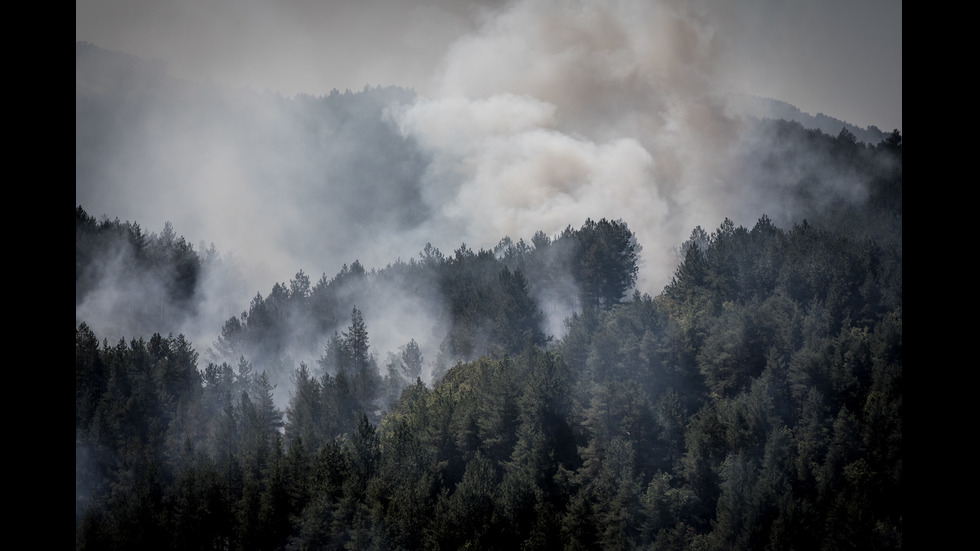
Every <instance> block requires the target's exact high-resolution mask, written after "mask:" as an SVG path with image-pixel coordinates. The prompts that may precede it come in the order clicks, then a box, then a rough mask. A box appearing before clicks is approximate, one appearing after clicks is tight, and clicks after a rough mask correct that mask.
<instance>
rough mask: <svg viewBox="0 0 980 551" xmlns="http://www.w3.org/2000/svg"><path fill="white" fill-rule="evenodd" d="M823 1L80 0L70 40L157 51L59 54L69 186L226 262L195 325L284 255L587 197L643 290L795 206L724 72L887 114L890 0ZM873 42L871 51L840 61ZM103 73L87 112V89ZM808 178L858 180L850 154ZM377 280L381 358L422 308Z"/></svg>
mask: <svg viewBox="0 0 980 551" xmlns="http://www.w3.org/2000/svg"><path fill="white" fill-rule="evenodd" d="M817 4H819V5H820V8H819V10H822V11H818V8H817V7H816V6H808V5H804V4H803V3H790V4H785V5H784V3H780V2H768V1H764V0H749V1H743V2H734V3H733V2H721V1H710V0H707V1H701V2H682V1H673V0H660V1H656V2H650V1H639V0H635V1H634V0H621V1H615V2H606V1H602V2H600V1H597V0H596V1H592V0H580V1H575V2H567V1H558V0H519V1H511V2H489V1H487V2H470V3H466V4H465V5H461V4H458V3H455V2H448V1H434V0H433V1H429V2H414V3H412V2H408V3H403V2H380V1H367V2H344V1H340V2H328V3H316V2H298V1H293V2H276V3H267V2H260V1H252V2H247V3H241V2H230V1H218V2H209V3H206V4H202V3H196V2H195V3H191V2H176V1H173V2H162V3H153V4H152V7H145V6H130V3H121V2H115V1H85V2H76V39H77V40H83V41H90V42H93V43H95V44H96V45H97V46H100V47H104V48H108V49H111V50H118V51H121V52H126V53H129V54H136V55H139V56H141V57H143V58H146V59H157V60H162V61H163V63H159V62H158V61H157V62H139V61H138V60H135V58H133V59H130V58H128V57H125V56H123V54H119V55H120V56H122V59H124V60H125V61H126V63H128V64H129V65H127V66H131V67H134V68H133V69H132V71H131V72H130V73H127V74H126V75H123V76H120V75H119V74H108V75H107V74H100V73H98V72H97V71H95V70H94V69H93V70H92V71H86V70H85V69H86V68H87V67H89V66H88V65H86V63H87V61H86V60H87V59H88V58H87V57H86V54H84V53H83V54H77V59H76V204H78V205H82V206H83V207H84V208H85V209H86V210H87V211H88V212H89V213H91V214H93V215H95V216H100V215H102V214H106V215H109V216H110V217H119V218H121V219H123V220H133V221H136V222H139V223H140V224H142V225H143V226H144V228H146V229H147V230H152V231H160V228H162V227H163V225H164V223H165V222H166V221H170V222H172V223H173V227H174V229H175V231H176V232H177V233H178V234H181V235H184V236H185V237H187V239H188V241H189V242H191V243H193V244H195V247H199V245H198V243H201V242H206V243H209V244H210V243H214V244H215V246H216V247H217V248H218V249H219V250H221V251H223V252H224V254H225V255H226V256H228V257H232V258H234V259H236V261H237V262H239V263H240V264H241V267H242V270H243V273H244V277H245V279H244V281H243V282H242V284H241V287H240V289H236V290H234V292H237V293H238V294H237V295H234V292H232V290H229V289H227V288H225V289H223V295H222V296H221V298H222V300H221V301H218V302H220V303H218V302H211V303H209V305H210V307H209V308H208V312H209V313H210V315H211V316H213V324H212V323H211V321H212V320H208V323H204V322H202V321H200V320H199V321H198V322H197V323H199V324H201V325H202V326H203V325H209V326H210V327H212V328H214V329H217V328H218V327H220V324H221V322H222V321H223V320H224V319H227V318H228V317H229V316H235V315H237V314H239V313H240V312H241V310H242V309H243V308H244V307H245V305H246V304H247V303H248V300H249V298H250V297H251V296H254V294H255V292H256V291H260V292H262V293H263V294H264V293H265V292H266V291H267V290H268V289H269V287H270V286H271V285H272V284H273V283H275V282H277V281H287V280H289V279H290V278H292V277H293V276H294V274H296V272H297V271H298V270H305V271H306V273H308V274H312V275H313V277H314V279H315V278H316V277H318V276H319V274H325V275H326V276H327V277H330V276H332V275H333V274H335V273H336V272H337V271H338V270H339V269H340V268H341V266H343V265H345V264H350V263H351V262H352V261H354V260H359V261H360V263H361V264H362V265H364V266H365V267H366V268H368V269H369V270H370V269H371V268H381V267H384V265H386V264H387V263H389V262H393V261H395V260H396V259H399V258H401V259H406V258H408V257H413V256H416V255H417V254H418V252H419V251H421V250H422V249H423V248H424V246H425V245H426V243H431V244H432V245H434V246H436V247H437V248H439V249H440V250H442V251H444V252H448V251H452V250H453V249H455V248H456V247H458V246H459V245H460V244H461V243H466V244H467V245H468V246H469V247H470V248H474V249H479V248H493V247H494V245H496V244H497V242H498V241H499V240H500V239H501V238H502V237H504V236H509V237H511V238H512V239H514V240H517V239H521V238H523V239H525V240H529V239H530V238H531V236H532V235H534V233H535V232H536V231H539V230H541V231H543V232H545V234H547V235H554V234H556V233H558V232H560V231H561V230H563V229H564V228H566V227H567V226H573V227H577V226H578V225H579V224H581V223H582V222H583V221H584V220H585V219H586V218H592V219H600V218H608V219H622V220H624V221H625V222H627V223H628V224H629V227H630V229H632V230H633V231H634V232H635V233H636V236H637V238H638V241H639V243H640V244H641V245H642V247H643V252H642V256H641V268H640V275H639V280H638V282H637V287H638V288H639V290H641V291H643V292H648V293H650V294H657V293H659V291H660V290H661V289H662V288H663V286H664V285H665V284H666V283H667V282H668V281H669V279H670V277H671V275H672V273H673V271H674V269H675V267H676V264H677V258H676V249H677V247H678V246H679V245H680V243H682V242H683V241H684V240H685V239H686V238H687V237H688V235H689V234H690V232H691V230H692V229H693V228H694V227H695V226H699V225H700V226H702V227H705V228H714V227H717V226H718V224H719V223H720V222H721V221H722V220H723V219H724V218H726V217H727V218H731V219H732V220H734V221H735V222H736V223H737V224H745V225H751V224H752V223H754V221H755V220H756V219H758V218H759V217H760V216H761V215H762V214H767V215H769V216H770V217H771V218H772V219H773V220H774V221H775V222H777V223H781V224H791V223H794V222H797V221H798V220H797V218H796V217H797V216H798V215H799V213H800V212H801V208H800V206H799V205H795V204H793V203H791V202H787V200H786V193H785V189H783V187H781V186H786V185H791V184H792V183H795V182H797V181H798V179H799V174H800V173H802V172H803V171H804V168H806V167H781V168H779V169H777V170H775V171H774V170H773V169H772V168H771V167H766V168H763V167H762V166H761V165H760V163H758V162H757V160H756V157H755V156H754V154H755V152H758V151H760V150H761V151H772V150H775V149H778V148H780V147H784V148H785V147H791V145H789V144H780V143H778V141H776V140H773V139H772V138H771V137H768V136H764V135H759V134H757V133H756V132H755V128H756V127H755V126H754V125H753V124H751V123H750V122H748V121H746V120H745V119H743V118H741V117H740V116H739V115H738V113H736V112H734V111H733V110H732V108H731V104H730V102H729V98H730V95H729V94H731V93H736V92H740V93H750V94H754V95H759V96H764V97H773V98H778V99H781V100H786V101H789V102H791V103H794V104H795V105H797V106H798V107H800V108H801V109H804V110H811V111H825V112H827V113H829V114H831V115H834V116H836V117H840V118H842V119H845V120H847V121H849V122H853V123H856V124H861V125H868V124H878V125H880V126H881V127H882V128H883V129H886V130H887V129H891V128H899V129H900V128H901V3H900V2H887V1H884V2H858V3H850V2H847V3H845V2H821V3H817ZM243 6H244V7H243ZM831 30H833V31H832V32H831ZM821 33H824V34H821ZM879 33H881V34H880V36H884V37H885V38H884V39H882V38H879ZM865 45H866V46H865ZM868 56H871V57H872V58H873V60H871V61H873V64H874V66H875V67H876V70H875V71H871V70H868V69H867V67H866V66H858V65H857V64H859V63H862V62H864V63H868V62H869V60H868V59H867V58H868ZM862 71H863V72H862ZM879 71H885V72H884V73H880V72H879ZM171 76H176V77H179V78H180V79H182V80H176V79H171V78H170V77H171ZM123 84H125V86H127V88H125V89H118V86H120V85H123ZM366 85H367V86H366ZM376 85H384V86H388V85H393V86H406V87H410V88H413V89H414V90H415V92H416V93H411V92H410V91H409V90H406V89H402V88H374V86H376ZM864 86H867V87H868V89H869V90H868V91H867V92H865V91H864V90H863V89H860V88H859V87H864ZM241 87H248V88H249V90H242V89H241ZM362 87H364V89H363V91H361V92H360V93H339V92H337V90H345V89H347V88H351V89H353V90H355V91H360V90H361V89H362ZM331 90H333V93H331ZM110 91H111V97H112V98H113V102H112V111H111V112H110V113H108V114H106V113H105V112H103V111H99V109H107V108H106V105H107V104H106V103H100V102H99V100H98V99H92V98H100V97H103V98H104V97H106V94H107V93H108V92H110ZM280 94H286V96H283V95H280ZM297 94H300V95H297ZM302 94H311V95H310V96H306V95H302ZM120 98H122V100H120ZM871 98H874V99H871ZM97 108H99V109H97ZM878 109H883V110H878ZM809 168H812V167H809ZM794 178H795V179H794ZM824 185H825V187H826V191H827V194H828V197H835V198H843V199H847V200H855V201H857V200H861V199H862V198H863V195H862V193H863V191H862V187H861V184H860V182H854V181H850V180H848V177H847V175H846V174H828V177H827V178H825V180H824ZM199 252H200V251H199ZM387 292H388V291H386V293H387ZM229 295H231V296H229ZM392 296H395V295H392ZM100 299H101V300H102V301H103V302H102V303H103V304H111V303H112V302H111V301H110V300H109V298H108V297H107V296H105V295H104V294H103V295H100ZM389 299H390V300H388V301H387V303H386V304H387V306H386V307H385V308H384V309H382V308H381V307H380V306H379V307H378V308H377V309H373V308H372V307H370V306H367V305H364V306H362V308H363V309H364V312H365V321H366V322H367V324H368V327H369V329H371V328H372V327H377V326H381V325H385V326H386V327H387V325H389V323H388V322H389V320H390V319H398V320H401V321H398V322H395V323H394V324H393V328H392V329H391V330H390V331H389V330H388V329H385V331H380V330H378V331H376V332H377V333H378V340H377V341H376V342H377V343H378V349H377V350H376V352H377V353H378V355H379V358H380V357H384V356H383V354H384V353H385V351H393V350H395V348H396V347H397V346H400V345H403V344H404V343H406V342H407V341H408V340H409V339H410V338H417V339H419V340H420V342H421V341H422V340H423V339H424V337H423V336H422V335H416V334H414V333H415V332H425V331H427V330H428V329H427V328H425V327H424V322H423V321H420V320H423V319H426V315H425V314H426V312H425V309H424V306H423V305H422V304H421V303H419V304H414V303H412V302H411V301H409V302H407V303H405V302H400V301H397V300H394V299H393V298H391V297H389ZM92 304H94V303H87V304H86V305H83V307H82V309H81V310H79V307H78V306H76V319H79V318H81V319H85V318H89V317H94V314H92V313H91V312H90V311H89V310H86V308H91V306H92ZM92 311H99V312H103V313H104V311H103V310H92ZM398 312H401V313H400V314H398V315H397V316H394V315H393V316H392V317H391V318H389V316H388V314H397V313H398ZM409 313H410V314H409ZM372 324H373V325H372ZM406 327H413V328H417V329H418V331H409V330H406V329H405V328H406ZM197 329H198V331H199V332H200V334H202V336H200V337H198V338H199V340H198V341H195V344H198V345H199V346H202V347H203V346H206V345H208V344H210V338H209V337H205V336H203V334H206V330H205V329H203V327H198V328H197ZM382 333H383V334H385V335H388V336H384V337H382V336H381V334H382ZM191 338H192V340H193V339H194V336H193V335H192V337H191ZM202 339H203V340H204V342H200V340H202ZM425 352H426V353H427V355H429V357H431V354H432V352H431V349H430V350H425Z"/></svg>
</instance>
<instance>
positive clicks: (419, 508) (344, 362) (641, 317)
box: [75, 121, 903, 550]
mask: <svg viewBox="0 0 980 551" xmlns="http://www.w3.org/2000/svg"><path fill="white" fill-rule="evenodd" d="M759 124H763V125H769V126H770V127H771V133H772V135H774V136H780V135H783V136H786V135H791V136H793V138H794V139H793V140H786V142H787V143H796V144H799V143H803V144H807V145H806V146H805V147H806V148H808V149H820V150H822V151H824V154H825V155H826V157H825V158H833V159H836V160H838V161H839V164H837V165H835V167H836V168H835V170H837V171H838V172H839V173H841V174H843V173H847V174H857V175H859V176H860V178H861V181H863V182H866V192H867V193H866V197H863V198H862V200H861V201H850V202H849V201H843V200H841V201H839V202H837V203H833V204H826V205H821V208H820V209H816V208H814V210H813V212H807V213H805V214H806V216H803V217H800V218H799V220H798V222H796V223H794V224H792V225H789V226H786V227H779V226H777V225H776V224H774V223H773V221H772V220H770V219H769V217H768V216H766V215H763V216H761V217H760V218H759V219H758V220H757V221H756V223H755V224H754V225H752V227H748V228H747V227H743V226H740V225H737V224H735V223H734V222H733V221H731V220H728V219H726V220H724V221H722V222H720V224H719V226H718V227H717V228H716V229H714V230H712V231H706V230H704V229H702V228H700V227H699V228H695V229H694V230H693V231H692V233H691V236H690V239H689V240H688V241H687V242H685V243H683V244H681V245H680V248H679V252H680V261H679V265H678V267H677V269H676V272H675V275H674V277H673V280H672V281H671V282H670V284H669V285H667V286H666V287H665V288H664V289H663V291H662V292H661V293H659V294H657V295H656V296H650V295H648V294H642V293H639V292H636V291H635V289H634V284H635V281H636V276H637V264H638V262H639V255H640V253H641V251H642V244H641V243H638V242H637V241H636V239H635V236H634V235H633V233H632V232H631V231H630V229H629V226H628V221H623V220H607V219H601V220H591V219H589V220H586V221H585V222H584V223H582V225H581V226H580V227H578V228H575V227H572V226H568V227H567V228H566V229H565V230H564V231H563V232H561V233H559V234H556V235H553V236H548V235H546V234H544V233H542V232H539V233H538V234H536V235H534V236H533V237H531V238H530V241H524V240H523V239H519V240H518V241H516V242H515V241H513V240H511V239H510V238H509V237H504V238H503V239H502V240H501V241H500V243H499V245H498V246H496V247H494V249H493V250H485V249H480V250H472V249H470V248H468V247H467V246H466V245H465V244H461V245H460V247H459V248H458V249H456V250H454V251H453V252H452V253H443V252H441V251H439V250H438V249H436V248H434V247H431V246H429V247H426V248H425V249H424V250H423V251H421V252H419V253H418V254H417V255H416V257H414V258H411V259H410V260H408V261H402V260H396V261H393V262H392V263H391V264H388V265H387V266H385V267H383V268H382V267H373V268H371V269H370V270H368V269H366V268H365V267H364V266H362V265H361V264H360V263H359V262H358V261H356V260H354V261H352V262H351V263H350V264H349V265H346V266H344V268H343V269H342V270H341V271H340V272H338V273H337V274H336V275H334V276H333V277H327V276H326V275H324V276H322V277H321V278H320V279H319V280H318V281H315V282H314V281H312V280H311V279H310V277H309V276H308V275H307V274H305V273H304V272H303V271H302V270H300V271H299V272H297V274H296V276H295V277H294V278H293V279H291V280H290V281H289V282H288V283H287V282H283V283H275V284H274V285H273V286H272V289H271V290H270V291H269V293H268V294H266V295H265V296H263V295H262V294H261V293H257V294H256V295H255V297H254V298H253V299H252V300H251V302H250V303H249V304H248V305H243V311H242V313H241V314H240V315H236V316H233V317H231V318H229V319H228V320H227V321H226V322H225V323H224V324H223V326H222V327H221V328H220V334H219V337H218V338H217V340H216V342H214V343H191V342H188V340H187V339H186V338H185V337H184V336H183V335H181V334H178V335H176V336H174V335H173V334H172V333H171V334H167V335H164V334H162V333H160V332H156V333H153V334H152V336H149V337H144V336H134V337H132V338H124V339H120V340H119V341H118V342H109V341H108V340H107V339H105V338H104V337H103V336H101V335H98V334H96V333H95V332H94V331H93V330H92V329H91V328H90V326H89V325H87V324H86V323H85V321H84V320H76V338H75V342H76V352H75V434H76V439H75V445H76V516H75V527H76V530H75V533H76V548H77V549H342V548H346V549H462V548H470V549H718V550H723V549H842V548H857V549H900V548H901V547H902V531H903V520H902V518H903V507H902V492H901V489H902V363H903V362H902V235H901V227H902V226H901V214H902V202H901V196H902V172H901V162H902V161H901V159H902V144H901V136H900V134H899V133H898V132H897V131H896V132H894V133H892V134H890V135H889V136H888V137H887V138H886V140H885V141H883V142H881V144H879V145H877V146H871V145H865V144H862V143H860V142H857V141H856V140H855V139H854V136H853V135H851V134H849V133H848V132H847V131H846V130H845V131H842V132H841V134H840V135H838V136H837V137H832V136H827V135H825V134H822V133H819V132H813V131H805V130H803V129H802V127H801V126H799V125H796V124H793V123H785V122H781V121H768V122H766V121H762V122H760V123H759ZM793 155H795V153H794V152H792V151H789V152H786V151H784V152H782V153H781V156H773V155H770V156H766V155H760V157H759V159H758V162H759V163H760V164H778V163H780V162H784V161H785V160H786V159H787V158H794V157H793ZM814 173H815V169H814ZM773 185H777V184H776V183H775V182H774V183H773ZM823 185H825V182H822V181H821V180H820V178H818V177H816V176H813V175H811V176H810V177H807V176H806V175H804V177H803V178H801V182H800V185H798V186H796V187H795V188H793V190H792V193H795V194H799V195H800V196H801V197H802V198H801V199H800V204H806V203H808V202H810V203H813V202H815V201H817V199H818V198H819V195H820V192H821V189H822V187H821V186H823ZM808 197H810V198H812V199H813V200H812V201H809V200H808V199H807V198H808ZM83 207H84V206H83V205H79V206H77V207H76V304H78V303H79V302H80V301H81V300H83V299H84V298H85V297H86V296H88V295H89V294H90V293H91V290H92V289H93V288H95V287H96V286H97V284H98V281H99V280H100V277H102V276H101V275H100V274H102V273H103V272H100V269H101V267H102V266H105V265H107V264H106V259H107V258H111V259H113V262H115V263H116V265H118V264H119V263H122V264H125V265H126V266H127V271H126V273H127V280H126V281H128V282H130V283H132V284H133V285H134V286H137V287H140V286H146V287H147V288H150V289H154V292H153V295H152V297H148V298H152V300H146V301H141V302H135V303H133V302H130V303H126V304H123V305H120V308H123V309H125V310H126V312H127V316H128V318H130V319H134V320H138V321H139V322H140V324H141V325H140V327H141V328H143V327H155V326H161V325H163V326H166V325H167V324H174V326H176V320H179V319H182V318H183V317H186V316H193V315H194V312H195V310H196V309H197V308H201V307H202V302H201V300H202V292H201V285H202V280H203V278H204V274H205V273H207V272H208V270H209V269H210V268H211V267H215V266H220V265H221V262H222V261H221V258H220V255H218V254H217V252H216V251H215V250H214V247H212V248H211V249H209V250H198V251H195V250H194V247H192V246H191V245H190V244H188V243H187V242H186V240H184V238H183V237H179V236H177V235H176V233H175V231H174V228H172V227H171V226H169V225H168V226H166V227H165V228H164V231H163V232H161V233H160V234H159V235H158V234H154V233H146V232H145V231H144V230H143V229H141V228H140V226H139V225H138V224H137V223H135V222H120V221H119V220H112V219H109V218H108V217H103V218H101V219H96V218H95V217H93V216H92V215H90V214H89V213H87V212H86V211H85V210H84V208H83ZM199 249H200V247H199ZM223 273H227V272H223ZM394 297H398V298H399V299H401V298H404V297H415V298H414V299H413V300H411V301H408V302H406V304H408V305H409V307H411V308H414V309H415V310H416V311H415V312H413V315H420V316H425V317H429V318H432V320H433V323H432V325H431V327H433V329H431V330H428V329H427V330H426V331H425V332H424V334H416V335H414V336H412V337H410V338H407V339H405V340H404V341H403V342H399V343H398V344H397V349H392V350H387V349H379V348H378V347H377V345H376V344H375V343H376V342H377V341H378V339H379V338H380V337H382V336H383V335H385V334H387V333H388V332H389V331H390V328H389V327H385V328H384V329H383V330H382V329H380V328H375V327H372V326H371V325H370V324H369V323H367V322H366V319H367V316H365V312H366V311H368V310H367V309H370V308H371V307H372V306H371V305H372V304H374V303H375V302H377V301H379V300H380V301H386V302H391V301H394V300H395V298H394ZM549 317H551V318H554V317H560V318H562V319H564V320H565V322H564V327H563V331H562V332H561V333H560V334H557V336H556V334H555V332H552V331H549V330H548V328H549V324H548V323H547V319H548V318H549ZM411 319H414V318H411ZM407 324H408V325H410V323H407ZM396 325H398V322H397V321H396ZM405 325H406V322H402V323H401V324H400V327H399V331H398V334H399V335H402V334H406V335H410V334H412V330H413V329H414V328H413V327H408V328H406V327H404V326H405ZM133 334H134V335H142V334H141V333H140V332H139V331H135V330H134V332H133ZM424 351H426V352H424ZM307 356H309V357H312V358H313V361H310V362H307V361H305V360H302V359H301V358H305V357H307ZM284 374H285V375H284ZM283 390H286V391H287V392H286V393H285V395H286V396H287V398H286V399H285V405H280V404H282V403H283V402H284V401H283V400H281V399H280V400H278V403H277V399H276V394H277V393H281V392H282V391H283Z"/></svg>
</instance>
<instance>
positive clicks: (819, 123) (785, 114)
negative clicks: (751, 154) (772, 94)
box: [727, 94, 887, 145]
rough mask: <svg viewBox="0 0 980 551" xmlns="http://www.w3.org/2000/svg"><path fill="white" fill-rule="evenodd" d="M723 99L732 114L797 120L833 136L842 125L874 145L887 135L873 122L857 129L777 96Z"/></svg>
mask: <svg viewBox="0 0 980 551" xmlns="http://www.w3.org/2000/svg"><path fill="white" fill-rule="evenodd" d="M727 100H728V106H729V109H730V110H731V112H732V113H733V114H737V115H742V116H749V117H755V118H757V119H775V120H786V121H791V122H798V123H800V124H802V125H803V127H804V128H807V129H811V130H819V131H821V132H823V133H824V134H827V135H830V136H836V135H837V134H839V133H840V131H841V129H842V128H846V129H847V130H848V131H849V132H850V133H852V134H854V136H855V137H856V138H857V141H859V142H864V143H866V144H868V145H877V144H878V143H879V142H881V140H883V139H885V136H886V135H887V133H885V132H883V131H882V130H881V129H879V128H878V127H877V126H874V125H871V126H868V127H867V128H861V127H860V126H856V125H853V124H851V123H849V122H845V121H842V120H840V119H837V118H834V117H830V116H827V115H824V114H823V113H817V114H816V115H811V114H809V113H804V112H803V111H800V109H799V108H798V107H796V106H793V105H791V104H789V103H786V102H785V101H780V100H777V99H771V98H762V97H759V96H752V95H749V94H732V95H730V96H728V98H727Z"/></svg>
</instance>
